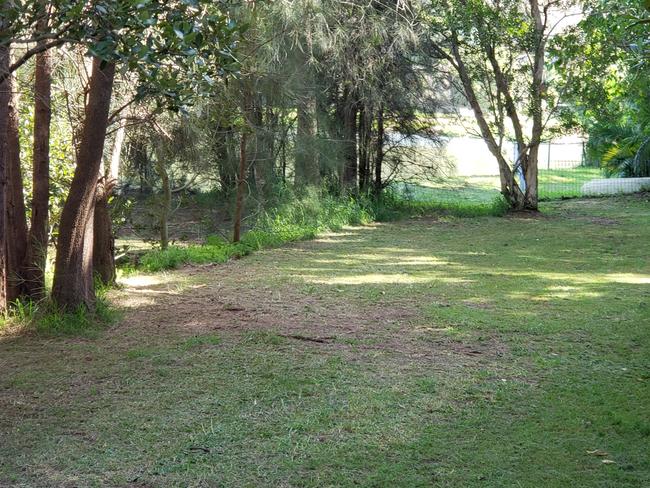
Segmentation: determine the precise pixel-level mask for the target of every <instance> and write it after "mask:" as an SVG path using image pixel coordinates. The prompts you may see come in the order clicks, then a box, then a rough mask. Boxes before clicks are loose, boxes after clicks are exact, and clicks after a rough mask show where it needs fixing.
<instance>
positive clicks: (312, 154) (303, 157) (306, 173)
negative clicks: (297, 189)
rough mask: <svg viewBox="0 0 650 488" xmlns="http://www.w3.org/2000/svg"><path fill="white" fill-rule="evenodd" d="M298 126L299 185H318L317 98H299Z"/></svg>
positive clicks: (296, 175)
mask: <svg viewBox="0 0 650 488" xmlns="http://www.w3.org/2000/svg"><path fill="white" fill-rule="evenodd" d="M297 108H298V127H297V130H296V156H295V157H296V172H295V183H296V185H298V186H305V185H318V184H319V183H320V169H319V167H318V157H317V154H316V150H315V149H316V100H315V99H314V98H313V97H312V96H307V95H305V96H302V97H300V98H299V100H298V107H297Z"/></svg>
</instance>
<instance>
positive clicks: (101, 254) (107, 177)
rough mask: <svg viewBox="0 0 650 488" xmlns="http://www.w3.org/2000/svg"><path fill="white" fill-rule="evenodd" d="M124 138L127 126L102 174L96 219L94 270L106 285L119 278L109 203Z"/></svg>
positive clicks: (118, 131) (97, 196)
mask: <svg viewBox="0 0 650 488" xmlns="http://www.w3.org/2000/svg"><path fill="white" fill-rule="evenodd" d="M124 137H125V129H124V127H123V126H122V127H120V128H119V129H118V130H117V132H116V133H115V142H114V144H113V154H112V156H111V164H110V166H109V168H108V171H105V172H104V174H101V175H100V178H99V182H98V184H97V194H96V201H95V216H94V220H93V227H94V230H93V233H94V236H93V237H94V239H93V272H94V274H95V277H96V278H97V279H99V280H100V281H101V282H102V283H103V284H104V285H113V284H115V279H116V277H117V273H116V270H115V235H114V234H113V222H112V219H111V212H110V207H109V205H108V202H109V200H110V198H111V196H112V195H113V189H114V188H115V185H116V184H117V179H118V176H119V168H120V159H121V154H122V146H123V144H124ZM100 173H101V171H100Z"/></svg>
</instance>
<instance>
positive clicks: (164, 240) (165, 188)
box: [156, 155, 172, 251]
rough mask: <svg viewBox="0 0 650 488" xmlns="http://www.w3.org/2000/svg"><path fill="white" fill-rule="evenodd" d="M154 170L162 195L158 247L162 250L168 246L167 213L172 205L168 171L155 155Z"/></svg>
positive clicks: (162, 161) (160, 159) (159, 157)
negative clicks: (158, 179)
mask: <svg viewBox="0 0 650 488" xmlns="http://www.w3.org/2000/svg"><path fill="white" fill-rule="evenodd" d="M156 172H157V173H158V176H160V185H161V186H162V196H161V201H160V214H159V217H160V220H159V224H160V249H162V250H163V251H164V250H165V249H167V248H168V247H169V213H170V212H171V207H172V185H171V182H170V181H169V173H168V172H167V168H166V167H165V162H164V159H163V158H162V157H161V156H160V155H158V156H157V157H156Z"/></svg>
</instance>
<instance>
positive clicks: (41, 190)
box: [24, 51, 52, 300]
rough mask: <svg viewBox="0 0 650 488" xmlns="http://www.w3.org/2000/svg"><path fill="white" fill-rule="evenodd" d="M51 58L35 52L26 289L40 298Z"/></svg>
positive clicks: (47, 190)
mask: <svg viewBox="0 0 650 488" xmlns="http://www.w3.org/2000/svg"><path fill="white" fill-rule="evenodd" d="M51 90H52V60H51V54H50V52H49V51H45V52H42V53H40V54H38V55H37V56H36V67H35V70H34V147H33V166H32V217H31V226H30V229H29V240H28V245H27V256H26V259H25V270H24V278H25V291H26V293H27V295H28V296H29V297H30V298H32V299H36V300H39V299H41V298H43V297H45V267H46V263H47V246H48V205H49V198H50V122H51V118H52V108H51V98H52V97H51Z"/></svg>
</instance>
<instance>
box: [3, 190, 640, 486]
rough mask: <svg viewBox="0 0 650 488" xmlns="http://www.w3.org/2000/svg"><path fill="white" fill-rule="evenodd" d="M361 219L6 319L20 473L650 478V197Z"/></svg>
mask: <svg viewBox="0 0 650 488" xmlns="http://www.w3.org/2000/svg"><path fill="white" fill-rule="evenodd" d="M543 212H544V213H543V215H541V216H539V217H536V218H527V217H517V216H509V217H504V218H495V217H481V218H473V219H454V218H445V219H433V218H422V219H416V220H410V221H403V222H397V223H390V224H377V225H371V226H365V227H355V228H348V229H346V230H345V231H344V232H339V233H336V234H330V235H326V236H323V237H322V238H320V239H317V240H315V241H310V242H303V243H299V244H295V245H291V246H287V247H283V248H279V249H274V250H268V251H260V252H257V253H255V254H253V255H251V256H249V257H246V258H244V259H240V260H236V261H230V262H228V263H226V264H223V265H217V266H209V265H205V266H194V267H186V268H183V269H181V270H178V271H174V272H170V273H158V274H150V275H135V276H131V277H129V278H128V279H126V280H125V281H124V284H123V285H124V286H123V288H122V289H121V290H117V291H115V292H113V294H112V299H113V300H114V301H115V303H116V304H118V305H119V307H121V308H122V310H123V312H122V319H121V320H120V322H119V323H118V324H115V325H114V326H112V327H110V328H108V329H106V330H102V331H98V332H95V333H93V334H88V335H87V336H84V337H78V336H77V337H60V336H43V335H30V334H26V333H24V334H19V335H15V334H14V335H7V334H6V335H5V336H4V337H0V486H36V487H46V486H47V487H50V486H57V487H58V486H66V487H67V486H69V487H73V486H80V487H81V486H83V487H92V486H102V487H104V486H120V487H125V486H134V487H135V486H139V487H169V486H179V487H181V486H182V487H187V486H192V487H199V486H201V487H216V486H233V487H241V486H250V487H258V486H295V487H322V486H375V487H380V486H381V487H384V486H385V487H395V486H403V487H415V486H434V487H474V486H476V487H503V486H519V487H531V488H532V487H567V486H571V487H641V486H649V485H650V452H649V448H648V446H650V407H649V405H650V384H649V383H650V260H649V259H648V244H647V243H648V242H650V225H649V222H650V202H649V199H648V197H647V196H645V197H643V196H632V197H626V198H623V197H620V198H612V199H590V200H571V201H565V202H550V203H546V204H544V206H543Z"/></svg>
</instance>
